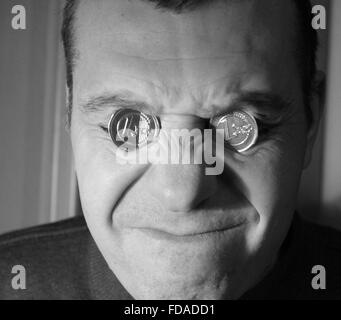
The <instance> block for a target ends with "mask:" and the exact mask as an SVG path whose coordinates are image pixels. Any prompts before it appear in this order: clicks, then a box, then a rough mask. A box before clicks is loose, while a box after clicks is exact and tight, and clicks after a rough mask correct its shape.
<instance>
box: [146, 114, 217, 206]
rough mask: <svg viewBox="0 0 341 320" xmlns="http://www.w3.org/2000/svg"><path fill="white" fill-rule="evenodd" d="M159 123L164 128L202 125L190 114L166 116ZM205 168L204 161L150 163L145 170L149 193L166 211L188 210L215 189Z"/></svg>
mask: <svg viewBox="0 0 341 320" xmlns="http://www.w3.org/2000/svg"><path fill="white" fill-rule="evenodd" d="M161 122H162V127H163V128H165V129H188V130H192V129H199V128H200V129H203V128H204V126H205V123H204V122H203V121H202V120H198V118H196V117H190V116H188V117H186V116H181V117H178V116H171V115H167V116H164V117H162V118H161ZM173 151H174V150H173ZM180 153H181V151H180ZM205 169H206V165H205V163H202V164H192V163H190V164H156V165H153V166H152V168H150V171H149V178H150V185H151V193H152V196H153V197H155V198H156V199H157V200H158V201H159V202H160V204H161V205H162V206H163V207H164V209H165V210H167V211H172V212H189V211H192V210H194V209H196V208H198V207H199V206H200V204H202V203H203V202H204V201H205V200H207V199H209V198H211V197H212V196H214V194H216V192H217V180H216V179H217V177H216V176H212V175H207V173H206V170H205Z"/></svg>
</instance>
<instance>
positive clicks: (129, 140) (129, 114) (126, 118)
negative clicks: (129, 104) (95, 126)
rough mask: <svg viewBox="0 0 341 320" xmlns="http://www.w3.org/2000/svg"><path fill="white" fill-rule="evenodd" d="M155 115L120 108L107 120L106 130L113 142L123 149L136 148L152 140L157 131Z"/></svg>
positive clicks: (131, 149)
mask: <svg viewBox="0 0 341 320" xmlns="http://www.w3.org/2000/svg"><path fill="white" fill-rule="evenodd" d="M159 129H160V126H159V121H158V119H157V118H156V117H155V116H151V115H147V114H145V113H143V112H140V111H137V110H133V109H120V110H118V111H117V112H115V113H114V114H113V115H112V116H111V119H110V121H109V124H108V130H109V134H110V137H111V139H112V141H113V142H114V144H115V145H116V146H117V147H119V148H123V149H124V150H125V151H133V150H136V149H138V148H140V147H142V146H144V145H146V144H147V143H149V142H151V141H152V140H154V139H155V138H156V137H157V135H158V133H159Z"/></svg>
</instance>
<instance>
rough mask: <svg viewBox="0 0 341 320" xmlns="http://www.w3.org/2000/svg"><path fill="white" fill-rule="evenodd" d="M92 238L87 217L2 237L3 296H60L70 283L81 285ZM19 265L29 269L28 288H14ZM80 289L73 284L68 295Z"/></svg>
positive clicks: (0, 283)
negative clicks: (13, 284)
mask: <svg viewBox="0 0 341 320" xmlns="http://www.w3.org/2000/svg"><path fill="white" fill-rule="evenodd" d="M90 238H91V236H90V233H89V231H88V228H87V226H86V223H85V221H84V218H83V217H77V218H73V219H68V220H64V221H61V222H57V223H52V224H47V225H43V226H38V227H33V228H29V229H25V230H21V231H15V232H11V233H8V234H5V235H2V236H0V257H1V259H0V299H7V298H8V299H12V298H13V299H16V298H24V299H25V298H26V299H39V298H41V299H49V298H56V297H57V296H58V295H59V294H65V286H69V284H70V283H74V284H75V286H76V287H77V283H78V284H80V283H81V282H82V280H83V279H82V272H83V273H84V271H81V270H84V266H82V264H84V261H85V260H86V255H87V243H88V241H90ZM15 266H20V267H23V268H24V270H25V277H26V287H27V289H25V290H13V286H12V280H13V277H15V275H16V273H15V272H14V271H13V267H15ZM81 266H82V268H81ZM12 271H13V273H12ZM71 280H72V281H71ZM76 291H77V288H75V287H73V288H71V287H70V288H69V290H68V294H67V296H68V297H70V298H71V297H72V296H73V295H75V296H77V295H78V294H79V292H76Z"/></svg>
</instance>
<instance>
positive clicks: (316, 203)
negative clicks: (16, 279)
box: [0, 0, 341, 233]
mask: <svg viewBox="0 0 341 320" xmlns="http://www.w3.org/2000/svg"><path fill="white" fill-rule="evenodd" d="M314 2H315V3H316V4H323V5H326V6H328V5H330V6H331V10H330V14H329V15H328V30H327V31H322V32H320V37H321V50H320V52H319V66H320V68H321V69H322V70H326V69H327V67H328V63H329V72H328V80H329V87H328V95H327V97H328V99H327V106H326V112H325V118H324V120H323V124H322V130H321V131H320V135H319V140H318V143H317V145H316V148H315V152H314V160H313V162H312V164H311V166H310V167H309V169H308V170H307V171H306V172H305V173H304V176H303V180H302V187H301V192H300V200H299V208H300V211H301V212H302V213H303V215H304V216H305V217H307V218H308V219H310V220H314V221H317V222H320V223H324V224H329V225H332V226H334V227H336V228H339V229H341V168H340V164H341V146H340V138H341V129H340V125H339V121H341V108H340V106H339V103H340V101H341V90H340V89H341V88H340V86H341V1H338V0H329V1H328V0H315V1H314ZM61 3H62V1H56V0H21V1H20V4H22V5H24V6H25V7H26V10H27V30H25V31H14V30H12V28H11V17H12V16H11V8H12V7H13V6H14V5H16V4H19V2H17V1H12V0H1V1H0V46H1V47H0V108H1V109H0V110H1V113H0V114H1V116H0V233H2V232H6V231H10V230H14V229H19V228H23V227H27V226H31V225H36V224H40V223H45V222H50V221H55V220H59V219H63V218H67V217H70V216H73V215H75V214H76V212H77V210H78V202H77V196H76V180H75V176H74V173H73V166H72V152H71V146H70V142H69V137H68V133H67V132H66V130H65V128H64V127H65V112H66V109H65V90H64V86H65V84H64V61H63V57H62V50H61V43H60V39H59V29H60V13H61ZM328 36H329V37H330V41H329V43H330V49H331V50H330V52H331V54H330V55H329V59H328V51H327V49H328Z"/></svg>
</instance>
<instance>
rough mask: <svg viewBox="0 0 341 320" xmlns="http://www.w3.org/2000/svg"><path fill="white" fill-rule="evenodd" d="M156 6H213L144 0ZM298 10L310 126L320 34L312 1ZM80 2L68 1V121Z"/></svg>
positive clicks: (303, 1) (299, 1)
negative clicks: (312, 23) (75, 24)
mask: <svg viewBox="0 0 341 320" xmlns="http://www.w3.org/2000/svg"><path fill="white" fill-rule="evenodd" d="M143 1H149V2H152V3H155V5H156V7H157V8H159V9H166V10H172V11H174V12H176V13H179V14H180V13H181V12H183V11H189V10H194V9H195V8H197V7H199V6H201V5H204V4H207V3H209V2H210V1H211V0H143ZM292 1H294V3H295V5H296V7H297V18H298V19H297V21H298V30H299V35H298V37H297V44H296V45H297V58H298V66H299V68H300V73H301V79H302V90H303V96H304V104H305V106H306V109H307V119H308V123H310V122H311V120H312V114H311V111H310V100H311V94H312V92H313V89H314V77H315V74H316V55H317V47H318V36H317V31H316V30H315V29H314V28H313V27H312V25H311V21H312V19H313V15H312V10H311V9H312V6H311V3H310V0H292ZM78 2H79V0H66V3H65V6H64V13H63V26H62V40H63V45H64V52H65V60H66V78H67V79H66V80H67V86H68V91H69V101H68V120H69V121H70V119H71V112H72V89H73V78H72V72H73V67H74V60H75V49H74V45H73V44H74V20H75V19H74V17H75V12H76V7H77V4H78Z"/></svg>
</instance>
